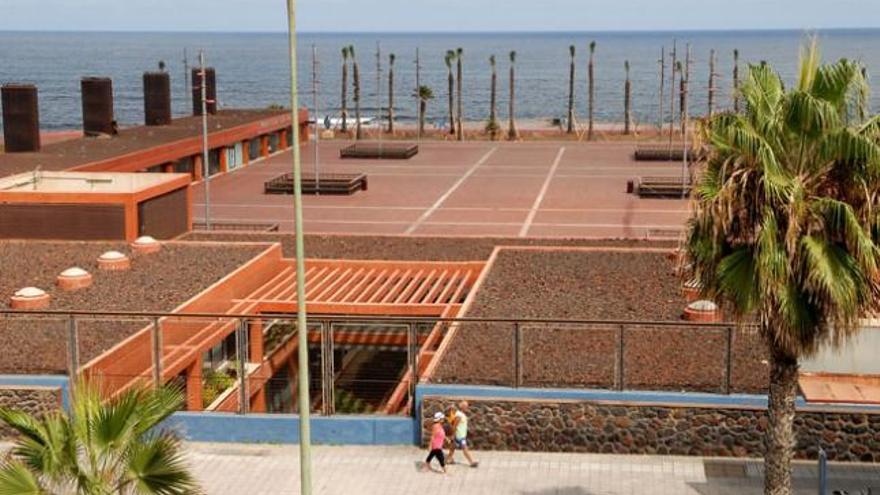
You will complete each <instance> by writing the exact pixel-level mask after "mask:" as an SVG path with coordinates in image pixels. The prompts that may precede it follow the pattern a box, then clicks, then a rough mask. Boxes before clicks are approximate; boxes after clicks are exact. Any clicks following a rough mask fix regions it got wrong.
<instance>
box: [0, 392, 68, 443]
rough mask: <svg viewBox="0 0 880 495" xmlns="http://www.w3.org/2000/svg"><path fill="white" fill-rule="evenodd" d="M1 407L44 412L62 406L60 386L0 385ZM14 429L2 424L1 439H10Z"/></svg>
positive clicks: (32, 412) (31, 412) (33, 412)
mask: <svg viewBox="0 0 880 495" xmlns="http://www.w3.org/2000/svg"><path fill="white" fill-rule="evenodd" d="M0 407H2V408H9V409H13V410H16V411H24V412H27V413H30V414H42V413H45V412H47V411H52V410H55V409H58V408H59V407H61V388H59V387H18V386H7V385H3V386H0ZM11 436H12V431H11V430H10V429H9V428H8V427H6V426H5V425H3V424H0V440H3V439H8V438H10V437H11Z"/></svg>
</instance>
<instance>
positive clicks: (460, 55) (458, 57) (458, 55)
mask: <svg viewBox="0 0 880 495" xmlns="http://www.w3.org/2000/svg"><path fill="white" fill-rule="evenodd" d="M462 60H464V50H463V49H461V48H457V49H456V50H455V65H456V73H455V77H456V81H455V88H456V90H455V92H456V93H457V94H456V97H457V98H458V102H457V103H458V111H457V112H456V114H457V117H458V134H457V135H456V137H457V138H458V140H459V141H463V140H464V126H463V125H462V124H461V121H462V116H461V63H462Z"/></svg>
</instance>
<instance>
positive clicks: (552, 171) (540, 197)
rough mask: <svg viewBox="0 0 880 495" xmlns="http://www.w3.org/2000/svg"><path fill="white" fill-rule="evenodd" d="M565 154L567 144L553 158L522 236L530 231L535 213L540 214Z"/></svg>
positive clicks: (524, 224) (524, 225) (525, 222)
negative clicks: (551, 182)
mask: <svg viewBox="0 0 880 495" xmlns="http://www.w3.org/2000/svg"><path fill="white" fill-rule="evenodd" d="M564 154H565V146H562V147H561V148H559V151H558V152H557V153H556V158H554V159H553V165H551V166H550V171H549V172H547V178H546V179H544V184H543V185H541V191H540V192H539V193H538V196H537V197H536V198H535V202H534V203H533V204H532V209H531V210H529V216H527V217H526V220H525V221H524V222H523V224H522V228H521V229H520V230H519V236H520V237H525V236H526V234H528V233H529V227H531V226H532V221H533V220H534V219H535V215H537V214H538V208H540V206H541V203H542V202H543V201H544V196H545V195H546V194H547V189H548V188H549V187H550V181H552V180H553V175H554V174H555V173H556V169H557V168H559V162H560V161H562V155H564Z"/></svg>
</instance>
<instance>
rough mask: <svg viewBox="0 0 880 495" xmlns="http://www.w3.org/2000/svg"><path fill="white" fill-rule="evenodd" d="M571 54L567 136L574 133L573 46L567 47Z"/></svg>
mask: <svg viewBox="0 0 880 495" xmlns="http://www.w3.org/2000/svg"><path fill="white" fill-rule="evenodd" d="M569 50H570V54H571V64H570V66H569V71H568V117H567V118H568V129H567V131H566V132H568V133H569V134H573V133H574V56H575V51H574V45H571V46H570V47H569Z"/></svg>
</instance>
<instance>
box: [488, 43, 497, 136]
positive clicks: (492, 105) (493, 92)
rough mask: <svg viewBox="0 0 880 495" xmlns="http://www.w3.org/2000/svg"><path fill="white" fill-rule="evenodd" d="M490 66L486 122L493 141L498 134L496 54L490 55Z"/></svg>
mask: <svg viewBox="0 0 880 495" xmlns="http://www.w3.org/2000/svg"><path fill="white" fill-rule="evenodd" d="M489 66H491V67H492V84H491V89H490V92H489V122H487V123H486V130H487V131H488V132H489V137H490V139H492V141H494V140H495V138H496V137H497V136H498V128H499V126H498V110H497V108H496V107H497V101H498V73H497V71H496V70H495V55H490V56H489Z"/></svg>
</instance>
